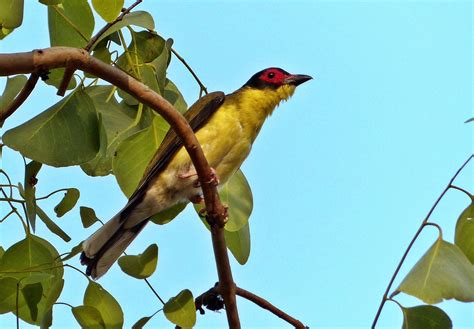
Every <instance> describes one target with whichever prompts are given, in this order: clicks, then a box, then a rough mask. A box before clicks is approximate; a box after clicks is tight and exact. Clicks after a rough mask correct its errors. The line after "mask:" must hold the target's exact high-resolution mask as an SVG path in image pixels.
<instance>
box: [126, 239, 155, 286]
mask: <svg viewBox="0 0 474 329" xmlns="http://www.w3.org/2000/svg"><path fill="white" fill-rule="evenodd" d="M157 263H158V246H157V245H156V244H152V245H150V246H149V247H148V248H146V250H145V251H144V252H143V253H142V254H139V255H136V256H134V255H126V256H122V257H120V258H119V260H118V264H119V266H120V268H121V269H122V271H124V272H125V273H126V274H128V275H130V276H132V277H134V278H136V279H146V278H148V277H150V276H151V275H152V274H153V272H155V269H156V265H157Z"/></svg>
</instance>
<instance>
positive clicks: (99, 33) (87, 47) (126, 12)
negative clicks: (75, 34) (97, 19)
mask: <svg viewBox="0 0 474 329" xmlns="http://www.w3.org/2000/svg"><path fill="white" fill-rule="evenodd" d="M141 2H142V0H137V1H135V2H134V3H133V4H132V5H131V6H130V7H128V8H127V9H125V10H124V11H122V13H121V14H120V15H119V16H118V17H117V18H116V19H115V20H114V21H112V22H110V23H107V24H106V25H105V26H104V27H103V28H101V29H100V30H99V32H97V34H96V35H94V36H93V37H92V38H91V39H90V40H89V42H88V43H87V45H86V46H85V47H84V49H85V50H87V51H90V50H91V48H92V46H93V45H94V43H96V41H97V40H98V39H99V38H100V37H101V36H102V34H104V33H105V32H106V31H107V30H108V29H109V28H111V27H112V26H113V25H114V24H116V23H118V22H120V21H121V20H122V19H123V18H124V16H125V15H127V14H128V13H129V12H130V11H132V9H133V8H135V7H136V6H138V5H139V4H140V3H141Z"/></svg>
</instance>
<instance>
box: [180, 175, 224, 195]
mask: <svg viewBox="0 0 474 329" xmlns="http://www.w3.org/2000/svg"><path fill="white" fill-rule="evenodd" d="M193 176H197V173H196V170H195V169H192V170H190V171H188V172H186V173H184V174H179V175H178V178H180V179H187V178H190V177H193ZM208 183H213V184H214V185H216V186H217V185H219V183H220V180H219V177H218V176H217V172H216V170H215V169H214V168H212V167H211V179H210V180H209V182H208ZM193 187H196V188H198V187H201V183H200V182H199V180H198V179H196V180H195V181H194V183H193ZM191 202H192V201H191Z"/></svg>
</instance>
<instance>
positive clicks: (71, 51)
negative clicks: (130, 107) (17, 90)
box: [0, 47, 240, 328]
mask: <svg viewBox="0 0 474 329" xmlns="http://www.w3.org/2000/svg"><path fill="white" fill-rule="evenodd" d="M60 67H71V68H74V69H79V70H82V71H84V72H87V73H90V74H93V75H95V76H96V77H99V78H101V79H103V80H105V81H108V82H110V83H111V84H113V85H115V86H117V87H118V88H120V89H122V90H124V91H126V92H127V93H129V94H130V95H132V96H134V97H135V98H136V99H137V100H138V101H139V102H141V103H143V104H145V105H147V106H149V107H150V108H152V109H153V110H155V111H156V112H158V113H159V114H160V115H161V116H162V117H163V118H164V119H165V120H166V121H167V122H168V123H169V124H170V126H171V128H172V129H173V130H174V131H175V132H176V134H177V135H178V136H179V137H180V138H181V141H182V142H183V145H184V147H185V148H186V150H187V152H188V153H189V156H190V158H191V160H192V162H193V164H194V167H195V169H196V172H197V174H198V177H199V181H200V184H201V188H202V191H203V195H204V202H205V206H206V212H207V215H208V219H209V221H210V223H213V225H212V229H211V231H212V234H211V235H212V241H213V246H214V254H215V258H216V265H217V272H218V277H219V284H220V287H221V289H222V296H223V298H224V301H225V305H226V313H227V319H228V323H229V327H230V328H240V323H239V318H238V312H237V307H236V300H235V294H234V292H235V284H234V282H233V278H232V274H231V270H230V265H229V258H228V255H227V248H226V244H225V238H224V229H223V227H224V223H225V217H226V209H225V208H224V207H223V205H222V204H221V202H220V199H219V195H218V194H217V189H216V186H215V185H214V183H213V175H212V172H211V169H210V167H209V164H208V162H207V160H206V158H205V157H204V153H203V152H202V149H201V146H200V145H199V142H198V141H197V139H196V136H195V135H194V133H193V131H192V129H191V127H190V126H189V124H188V122H187V121H186V119H184V117H183V116H182V115H181V114H180V113H179V112H178V111H177V110H176V109H175V108H174V107H173V106H172V105H171V104H170V103H169V102H168V101H166V100H165V99H164V98H163V97H161V96H160V95H158V94H157V93H155V92H154V91H153V90H151V89H150V88H149V87H147V86H146V85H144V84H143V83H141V82H140V81H138V80H136V79H134V78H133V77H131V76H129V75H127V74H126V73H125V72H123V71H121V70H119V69H117V68H115V67H113V66H111V65H108V64H105V63H104V62H102V61H100V60H98V59H96V58H94V57H92V56H90V54H89V53H88V52H87V51H86V50H84V49H76V48H67V47H52V48H46V49H41V50H35V51H32V52H26V53H14V54H0V76H6V75H12V74H19V73H32V72H36V73H38V72H41V71H44V70H50V69H54V68H60Z"/></svg>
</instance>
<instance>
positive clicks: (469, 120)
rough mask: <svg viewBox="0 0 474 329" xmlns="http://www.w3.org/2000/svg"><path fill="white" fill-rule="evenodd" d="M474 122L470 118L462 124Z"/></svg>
mask: <svg viewBox="0 0 474 329" xmlns="http://www.w3.org/2000/svg"><path fill="white" fill-rule="evenodd" d="M473 121H474V118H470V119H467V120H466V121H464V123H469V122H473Z"/></svg>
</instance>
